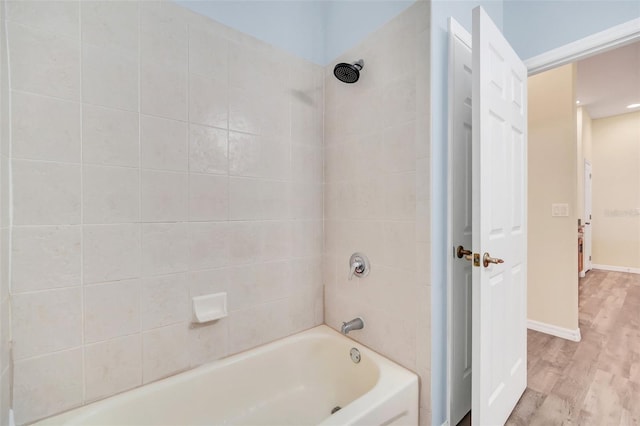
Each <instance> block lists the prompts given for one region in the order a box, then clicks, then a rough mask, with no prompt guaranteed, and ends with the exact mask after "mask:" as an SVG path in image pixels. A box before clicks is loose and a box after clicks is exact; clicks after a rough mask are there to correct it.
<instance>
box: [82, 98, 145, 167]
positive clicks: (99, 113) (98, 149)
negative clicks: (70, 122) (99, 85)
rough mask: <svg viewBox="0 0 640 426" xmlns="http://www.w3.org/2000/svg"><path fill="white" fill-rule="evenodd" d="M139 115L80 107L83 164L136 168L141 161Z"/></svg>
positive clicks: (96, 107)
mask: <svg viewBox="0 0 640 426" xmlns="http://www.w3.org/2000/svg"><path fill="white" fill-rule="evenodd" d="M138 127H139V126H138V114H137V113H134V112H129V111H122V110H118V109H111V108H104V107H99V106H93V105H86V104H85V105H83V106H82V161H83V162H84V163H88V164H103V165H108V166H125V167H137V166H138V164H139V161H140V154H139V144H138V134H139V129H138Z"/></svg>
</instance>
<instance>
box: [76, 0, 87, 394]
mask: <svg viewBox="0 0 640 426" xmlns="http://www.w3.org/2000/svg"><path fill="white" fill-rule="evenodd" d="M82 9H83V6H82V2H78V40H79V47H80V51H79V53H80V126H79V127H80V129H79V130H80V322H81V323H80V326H81V331H80V333H81V334H80V336H81V339H80V344H81V346H80V347H81V354H82V376H81V377H82V401H81V404H80V405H84V404H86V400H87V377H86V370H87V362H86V354H85V305H84V291H85V288H84V244H85V240H84V152H83V145H84V137H83V136H84V135H83V133H84V132H83V122H84V120H83V115H84V103H83V102H82V101H83V86H84V85H83V84H82V76H83V69H84V67H83V64H82V62H83V59H84V57H83V56H84V55H83V54H82V53H83V49H82V42H83V38H82Z"/></svg>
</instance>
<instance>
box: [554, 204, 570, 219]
mask: <svg viewBox="0 0 640 426" xmlns="http://www.w3.org/2000/svg"><path fill="white" fill-rule="evenodd" d="M551 216H553V217H567V216H569V204H566V203H562V204H551Z"/></svg>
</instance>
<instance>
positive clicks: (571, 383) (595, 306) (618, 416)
mask: <svg viewBox="0 0 640 426" xmlns="http://www.w3.org/2000/svg"><path fill="white" fill-rule="evenodd" d="M579 292H580V295H579V309H580V331H581V334H582V341H581V342H579V343H576V342H571V341H569V340H564V339H561V338H558V337H553V336H549V335H547V334H543V333H539V332H536V331H531V330H529V332H528V386H527V389H526V391H525V393H524V395H523V396H522V398H521V399H520V402H519V403H518V405H517V406H516V408H515V409H514V411H513V413H512V414H511V416H510V417H509V420H508V421H507V425H513V426H515V425H545V426H546V425H638V424H640V275H637V274H627V273H620V272H606V271H591V272H589V273H588V274H587V276H586V277H585V278H582V279H580V283H579Z"/></svg>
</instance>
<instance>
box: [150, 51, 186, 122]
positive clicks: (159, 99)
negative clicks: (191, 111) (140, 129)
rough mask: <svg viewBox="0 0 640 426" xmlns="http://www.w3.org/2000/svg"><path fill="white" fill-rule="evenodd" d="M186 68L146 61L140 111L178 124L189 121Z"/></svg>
mask: <svg viewBox="0 0 640 426" xmlns="http://www.w3.org/2000/svg"><path fill="white" fill-rule="evenodd" d="M187 110H188V108H187V71H186V66H184V67H182V66H177V67H176V66H171V65H163V64H160V63H156V62H151V61H149V60H145V58H144V57H143V58H142V60H141V64H140V111H141V112H142V113H143V114H148V115H156V116H158V117H165V118H172V119H174V120H182V121H184V120H186V119H187V113H188V111H187Z"/></svg>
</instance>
